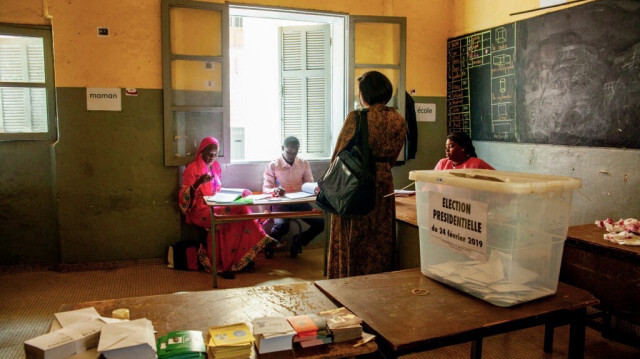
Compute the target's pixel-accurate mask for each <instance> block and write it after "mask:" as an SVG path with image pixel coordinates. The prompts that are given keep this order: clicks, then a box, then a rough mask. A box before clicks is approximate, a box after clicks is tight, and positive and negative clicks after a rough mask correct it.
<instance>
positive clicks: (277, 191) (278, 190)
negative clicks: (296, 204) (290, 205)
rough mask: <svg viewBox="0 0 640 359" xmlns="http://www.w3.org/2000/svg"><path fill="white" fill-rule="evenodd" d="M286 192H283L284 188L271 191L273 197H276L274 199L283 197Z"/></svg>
mask: <svg viewBox="0 0 640 359" xmlns="http://www.w3.org/2000/svg"><path fill="white" fill-rule="evenodd" d="M286 192H287V191H285V190H284V188H282V187H278V188H276V189H274V190H273V195H274V196H276V197H282V196H284V194H285V193H286Z"/></svg>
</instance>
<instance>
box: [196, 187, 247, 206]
mask: <svg viewBox="0 0 640 359" xmlns="http://www.w3.org/2000/svg"><path fill="white" fill-rule="evenodd" d="M244 191H245V190H244V189H243V188H224V187H223V188H221V189H220V192H218V193H216V194H215V196H204V200H205V201H207V202H216V203H229V202H233V201H235V200H236V199H238V198H240V197H242V192H244Z"/></svg>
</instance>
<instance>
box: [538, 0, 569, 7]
mask: <svg viewBox="0 0 640 359" xmlns="http://www.w3.org/2000/svg"><path fill="white" fill-rule="evenodd" d="M566 2H567V0H540V7H547V6H552V5H558V4H564V3H566Z"/></svg>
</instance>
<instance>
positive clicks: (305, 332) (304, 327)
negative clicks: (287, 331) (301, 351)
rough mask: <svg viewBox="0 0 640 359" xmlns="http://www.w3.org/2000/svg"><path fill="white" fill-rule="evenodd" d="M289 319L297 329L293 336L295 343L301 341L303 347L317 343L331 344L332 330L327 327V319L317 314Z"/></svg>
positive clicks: (294, 328)
mask: <svg viewBox="0 0 640 359" xmlns="http://www.w3.org/2000/svg"><path fill="white" fill-rule="evenodd" d="M287 321H289V324H291V327H293V330H295V331H296V335H294V336H293V342H294V343H300V346H301V347H303V348H306V347H312V346H316V345H322V344H329V343H331V342H332V340H331V332H330V331H329V328H327V319H326V318H325V317H321V316H318V315H315V314H303V315H297V316H294V317H288V318H287Z"/></svg>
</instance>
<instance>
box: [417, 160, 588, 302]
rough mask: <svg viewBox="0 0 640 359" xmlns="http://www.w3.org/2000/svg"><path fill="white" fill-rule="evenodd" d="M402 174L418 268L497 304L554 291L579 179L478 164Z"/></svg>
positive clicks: (546, 294)
mask: <svg viewBox="0 0 640 359" xmlns="http://www.w3.org/2000/svg"><path fill="white" fill-rule="evenodd" d="M409 178H410V179H412V180H415V181H416V206H417V208H416V209H417V215H418V226H419V232H420V266H421V270H422V273H423V274H424V275H426V276H428V277H430V278H432V279H435V280H438V281H440V282H442V283H445V284H447V285H450V286H452V287H455V288H457V289H459V290H462V291H464V292H467V293H469V294H471V295H473V296H476V297H478V298H480V299H483V300H485V301H487V302H489V303H492V304H495V305H498V306H502V307H509V306H513V305H516V304H519V303H523V302H527V301H530V300H533V299H536V298H540V297H544V296H548V295H552V294H554V293H555V292H556V289H557V286H558V275H559V273H560V264H561V261H562V250H563V247H564V241H565V239H566V235H567V228H568V226H569V216H570V213H571V200H572V196H573V190H574V189H578V188H580V187H581V184H582V182H581V181H580V179H577V178H572V177H561V176H549V175H539V174H527V173H516V172H502V171H491V170H479V169H460V170H448V171H411V172H410V174H409Z"/></svg>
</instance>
